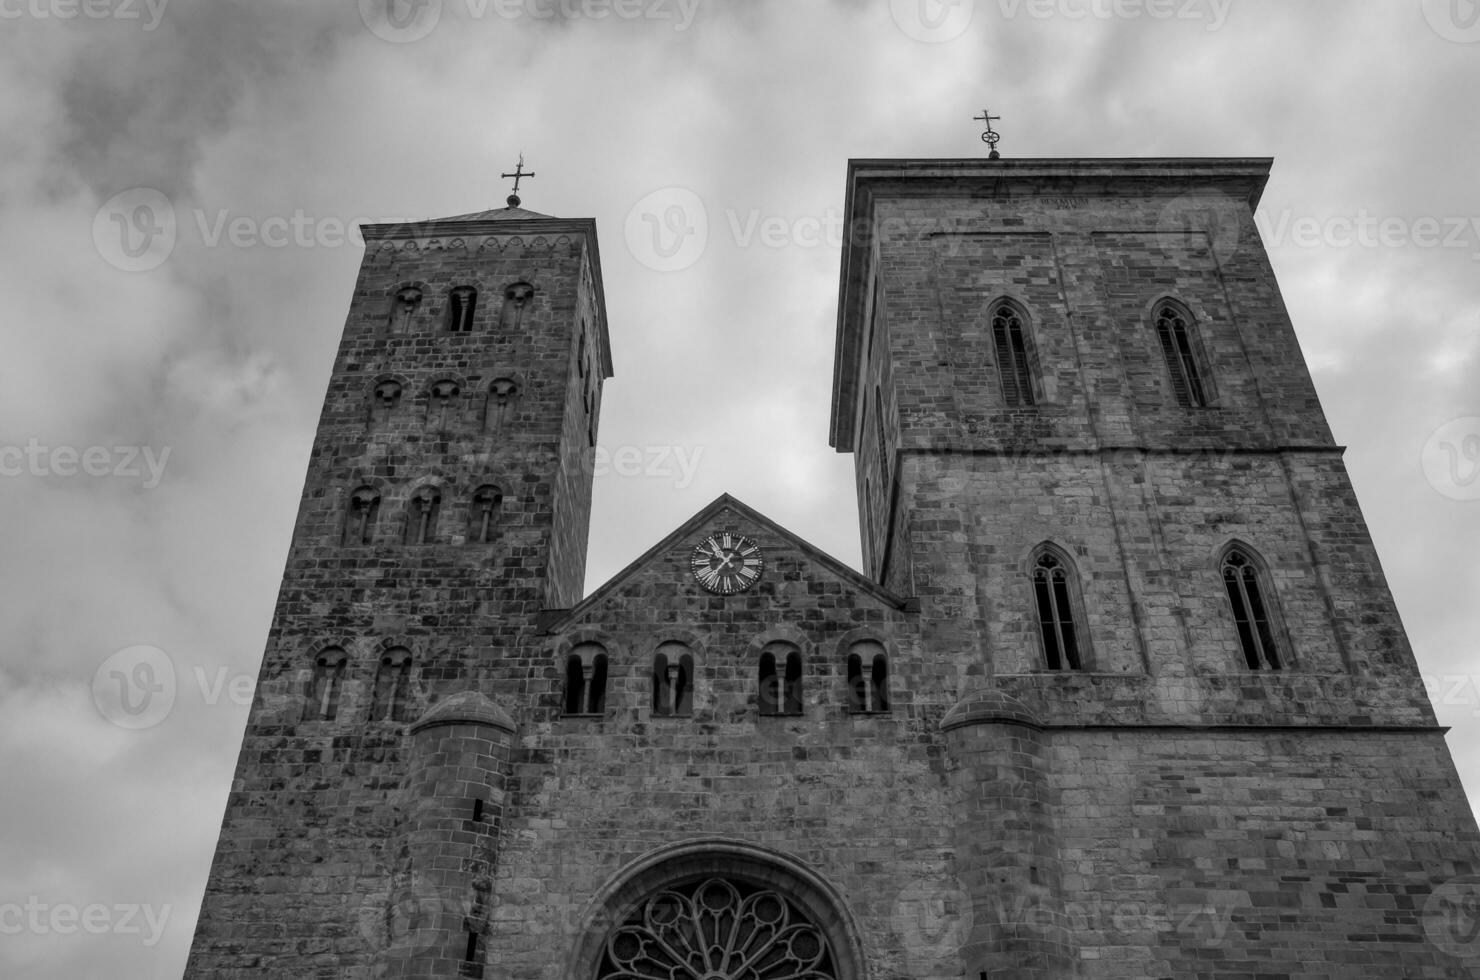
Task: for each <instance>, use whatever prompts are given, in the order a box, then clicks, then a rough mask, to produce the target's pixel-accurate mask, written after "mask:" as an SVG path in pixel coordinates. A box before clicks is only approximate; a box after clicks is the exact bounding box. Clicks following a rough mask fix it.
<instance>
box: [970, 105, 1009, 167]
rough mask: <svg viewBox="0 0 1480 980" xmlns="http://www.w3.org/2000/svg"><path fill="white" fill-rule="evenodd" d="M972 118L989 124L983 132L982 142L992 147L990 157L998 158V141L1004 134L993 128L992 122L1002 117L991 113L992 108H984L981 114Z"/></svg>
mask: <svg viewBox="0 0 1480 980" xmlns="http://www.w3.org/2000/svg"><path fill="white" fill-rule="evenodd" d="M971 118H972V119H973V120H974V121H975V122H984V123H986V124H987V129H986V132H984V133H982V142H983V143H985V144H987V145H988V146H990V147H991V148H992V152H991V154H990V157H991V159H993V160H996V159H997V158H998V156H999V154H998V153H997V141H998V140H1000V139H1001V138H1002V134H1001V133H998V132H996V131H995V130H993V129H992V123H993V122H994V121H996V120H999V119H1001V118H1002V117H1001V116H994V115H992V114H991V112H990V110H987V109H983V110H982V114H981V115H979V116H972V117H971Z"/></svg>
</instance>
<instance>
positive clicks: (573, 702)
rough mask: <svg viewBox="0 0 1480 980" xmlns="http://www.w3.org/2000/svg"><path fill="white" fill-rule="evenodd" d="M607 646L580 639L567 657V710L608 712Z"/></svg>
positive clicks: (583, 713) (586, 713) (578, 712)
mask: <svg viewBox="0 0 1480 980" xmlns="http://www.w3.org/2000/svg"><path fill="white" fill-rule="evenodd" d="M606 665H607V659H606V648H605V647H603V646H602V645H601V644H599V643H580V644H577V645H576V647H575V649H573V650H571V652H570V655H569V656H568V657H566V658H565V713H566V714H568V715H599V714H604V713H605V712H606Z"/></svg>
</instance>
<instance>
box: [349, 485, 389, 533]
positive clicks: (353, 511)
mask: <svg viewBox="0 0 1480 980" xmlns="http://www.w3.org/2000/svg"><path fill="white" fill-rule="evenodd" d="M379 516H380V491H379V490H376V489H375V488H374V487H360V488H358V489H357V490H355V491H354V492H353V493H351V494H350V495H349V507H348V508H347V509H346V510H345V515H344V535H343V537H342V539H341V541H342V543H343V544H347V545H353V544H369V543H370V542H371V540H373V538H374V536H375V521H376V518H378V517H379Z"/></svg>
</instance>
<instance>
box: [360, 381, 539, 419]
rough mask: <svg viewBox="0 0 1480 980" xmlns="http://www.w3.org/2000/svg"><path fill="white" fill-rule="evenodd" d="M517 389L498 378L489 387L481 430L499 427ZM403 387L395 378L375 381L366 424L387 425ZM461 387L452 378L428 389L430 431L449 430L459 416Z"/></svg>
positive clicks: (397, 404)
mask: <svg viewBox="0 0 1480 980" xmlns="http://www.w3.org/2000/svg"><path fill="white" fill-rule="evenodd" d="M518 391H519V388H518V386H517V385H516V384H514V382H513V380H511V379H509V378H497V379H495V380H494V381H493V383H492V384H490V385H489V386H488V396H487V398H486V399H485V401H484V403H483V428H484V429H485V430H486V431H489V432H492V431H494V430H496V429H499V428H502V427H503V424H504V422H505V420H506V418H507V416H508V413H509V408H510V406H511V405H512V404H513V401H514V398H515V396H516V395H517V394H518ZM404 394H405V386H404V385H402V384H401V382H399V381H397V380H396V379H395V378H385V379H383V380H381V381H377V382H376V383H375V385H374V387H373V388H371V390H370V399H369V402H370V405H369V411H368V412H367V415H366V423H367V424H369V425H371V426H374V425H375V424H376V423H377V422H378V423H382V424H383V423H386V422H389V421H390V419H391V418H392V416H394V415H395V413H396V410H397V409H398V408H399V407H400V405H401V399H402V396H403V395H404ZM461 395H462V388H461V386H459V385H458V383H457V382H456V381H453V380H452V379H451V378H443V379H442V380H441V381H435V382H433V383H432V385H431V386H430V387H429V388H427V394H426V401H427V411H426V424H427V428H429V429H436V430H439V431H442V430H448V429H451V428H452V427H453V426H452V423H453V422H455V421H457V419H458V418H459V417H461V415H462V402H461V401H460V396H461Z"/></svg>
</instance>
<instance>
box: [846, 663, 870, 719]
mask: <svg viewBox="0 0 1480 980" xmlns="http://www.w3.org/2000/svg"><path fill="white" fill-rule="evenodd" d="M848 710H849V711H853V712H864V711H867V710H868V686H867V685H866V684H865V683H864V681H863V658H862V657H860V656H859V655H858V654H856V653H850V654H848Z"/></svg>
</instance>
